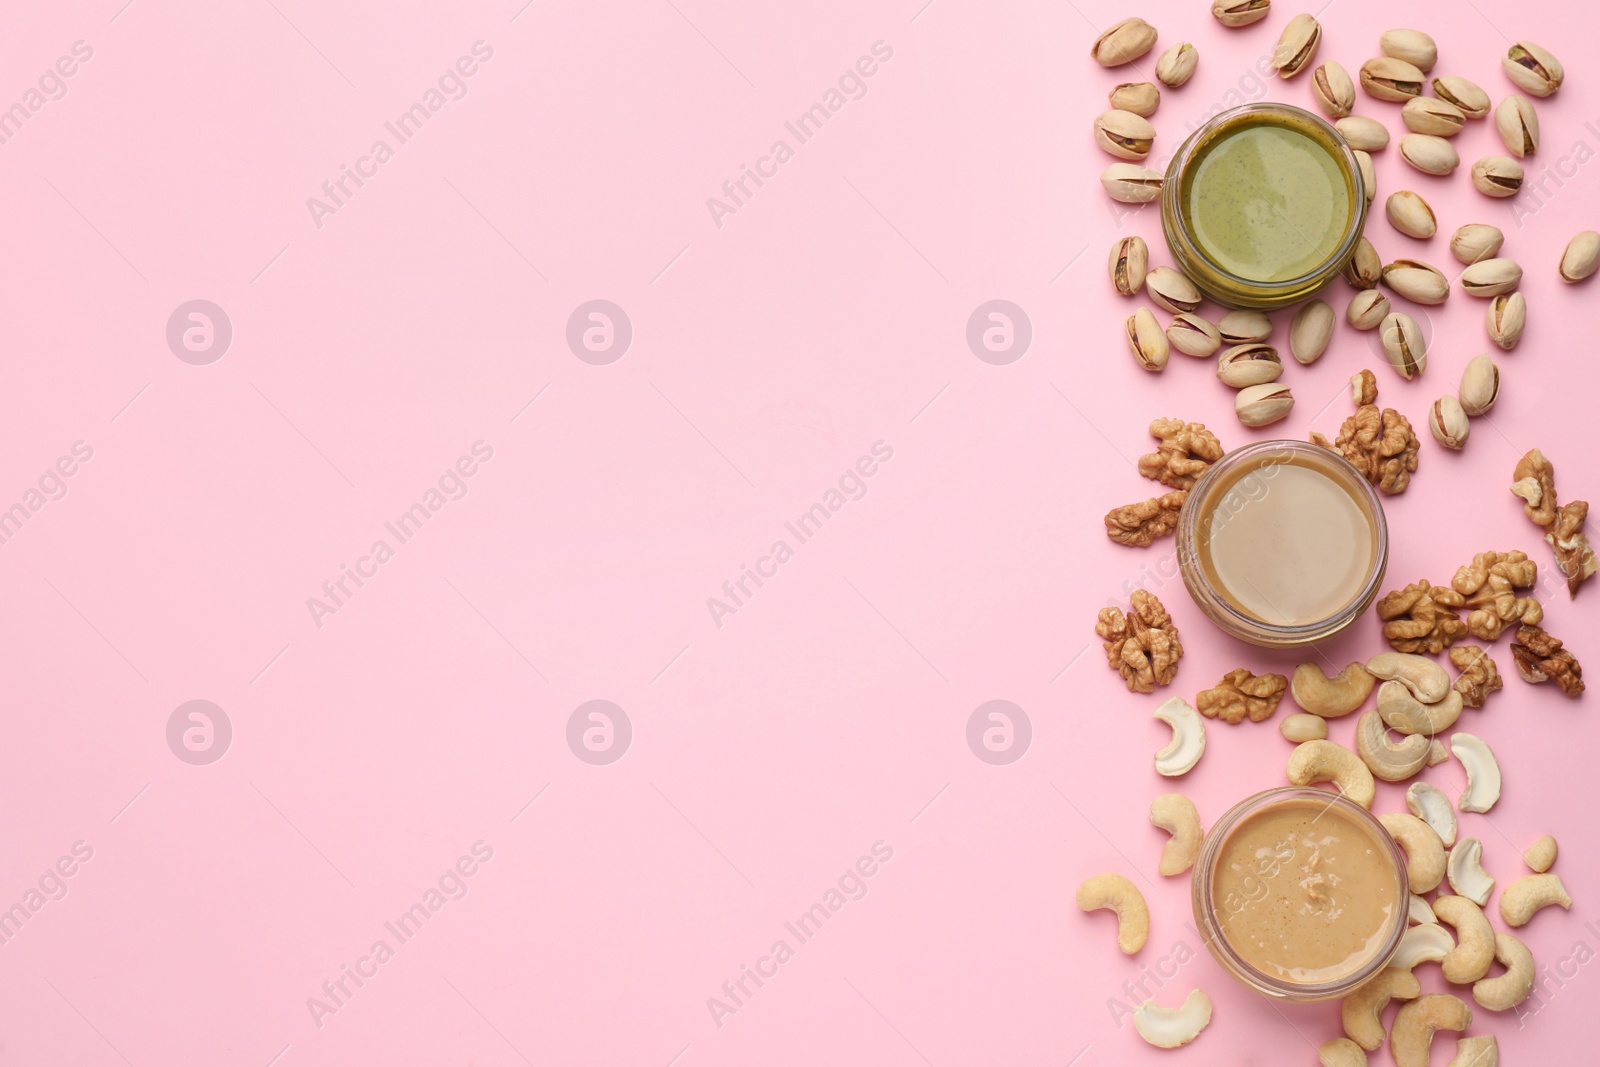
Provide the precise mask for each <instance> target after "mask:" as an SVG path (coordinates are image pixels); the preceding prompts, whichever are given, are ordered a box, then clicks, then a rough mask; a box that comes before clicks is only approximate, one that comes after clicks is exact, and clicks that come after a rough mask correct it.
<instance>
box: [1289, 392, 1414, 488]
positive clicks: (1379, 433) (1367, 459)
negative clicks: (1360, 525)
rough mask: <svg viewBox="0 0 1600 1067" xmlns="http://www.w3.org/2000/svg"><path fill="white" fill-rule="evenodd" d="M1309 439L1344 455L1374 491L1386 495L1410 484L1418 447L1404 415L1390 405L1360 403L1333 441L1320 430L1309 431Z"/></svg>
mask: <svg viewBox="0 0 1600 1067" xmlns="http://www.w3.org/2000/svg"><path fill="white" fill-rule="evenodd" d="M1311 442H1312V443H1313V444H1317V445H1321V446H1322V447H1323V448H1331V449H1333V450H1334V451H1335V452H1338V453H1339V454H1340V455H1342V456H1344V458H1345V459H1347V460H1349V461H1350V462H1351V463H1353V464H1354V465H1355V468H1356V470H1358V471H1360V472H1361V475H1362V477H1364V478H1366V480H1367V481H1369V482H1371V483H1372V484H1373V485H1374V486H1376V487H1377V489H1378V492H1380V493H1384V494H1387V495H1393V494H1395V493H1403V492H1405V490H1406V486H1407V485H1409V484H1411V475H1412V474H1413V473H1415V472H1416V469H1417V449H1418V448H1420V447H1421V442H1419V441H1418V440H1417V435H1416V433H1415V432H1413V431H1412V429H1411V423H1410V421H1409V420H1408V419H1407V418H1406V417H1405V416H1404V415H1402V414H1400V413H1399V412H1398V411H1396V410H1394V408H1383V409H1382V410H1379V408H1378V406H1377V405H1376V404H1362V405H1361V406H1360V407H1359V408H1357V409H1356V413H1355V414H1354V415H1351V416H1350V417H1349V418H1348V419H1345V420H1344V425H1343V426H1340V427H1339V436H1338V437H1337V438H1335V439H1334V442H1333V444H1331V445H1330V444H1329V443H1328V439H1327V438H1326V437H1324V436H1322V435H1321V434H1320V433H1314V434H1312V435H1311Z"/></svg>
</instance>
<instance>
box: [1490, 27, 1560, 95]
mask: <svg viewBox="0 0 1600 1067" xmlns="http://www.w3.org/2000/svg"><path fill="white" fill-rule="evenodd" d="M1500 66H1501V67H1502V68H1504V69H1505V72H1506V77H1508V78H1510V79H1511V80H1512V81H1513V82H1515V83H1516V84H1517V88H1519V89H1521V90H1522V91H1523V92H1525V93H1532V94H1533V95H1534V96H1540V97H1543V96H1549V95H1550V94H1551V93H1553V92H1555V91H1556V90H1557V89H1559V88H1561V81H1562V79H1563V78H1565V77H1566V72H1565V71H1563V70H1562V69H1561V61H1560V60H1559V59H1557V58H1556V57H1555V56H1553V55H1551V54H1550V53H1549V52H1546V51H1545V50H1544V49H1543V48H1540V47H1539V46H1538V45H1536V44H1534V43H1533V42H1532V41H1518V42H1517V43H1516V44H1514V45H1512V46H1511V47H1510V48H1508V49H1506V54H1505V55H1504V56H1502V57H1501V58H1500Z"/></svg>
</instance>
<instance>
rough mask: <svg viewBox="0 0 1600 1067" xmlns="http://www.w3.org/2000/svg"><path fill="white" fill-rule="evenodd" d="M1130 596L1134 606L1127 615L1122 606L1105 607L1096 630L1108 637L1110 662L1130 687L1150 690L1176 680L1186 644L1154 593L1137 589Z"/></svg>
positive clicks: (1132, 689)
mask: <svg viewBox="0 0 1600 1067" xmlns="http://www.w3.org/2000/svg"><path fill="white" fill-rule="evenodd" d="M1129 599H1130V601H1131V602H1132V609H1131V610H1130V611H1129V612H1128V613H1127V614H1126V615H1124V614H1123V613H1122V611H1121V610H1120V609H1118V608H1101V609H1100V615H1099V618H1098V619H1096V620H1095V624H1094V632H1095V633H1097V634H1099V635H1100V636H1101V637H1102V638H1104V639H1105V650H1106V662H1107V663H1109V664H1110V665H1111V669H1112V670H1115V671H1117V672H1118V673H1119V674H1121V675H1122V680H1123V682H1125V683H1126V684H1127V686H1128V689H1129V690H1130V691H1132V692H1135V693H1150V692H1154V691H1155V687H1156V686H1158V685H1170V684H1171V683H1172V679H1173V677H1174V676H1175V675H1176V674H1177V673H1178V660H1179V658H1180V657H1182V655H1183V645H1182V644H1181V643H1179V641H1178V628H1177V626H1175V625H1173V622H1172V616H1171V615H1168V614H1167V609H1166V608H1165V607H1163V606H1162V604H1161V601H1160V600H1158V599H1156V595H1155V594H1154V593H1151V592H1149V591H1147V590H1144V589H1135V590H1134V591H1133V596H1132V597H1130V598H1129Z"/></svg>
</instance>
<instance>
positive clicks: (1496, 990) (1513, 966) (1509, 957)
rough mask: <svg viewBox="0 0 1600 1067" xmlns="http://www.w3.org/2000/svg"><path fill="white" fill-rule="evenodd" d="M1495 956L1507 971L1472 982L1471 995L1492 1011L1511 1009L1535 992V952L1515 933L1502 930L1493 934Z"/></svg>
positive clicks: (1536, 972)
mask: <svg viewBox="0 0 1600 1067" xmlns="http://www.w3.org/2000/svg"><path fill="white" fill-rule="evenodd" d="M1494 960H1495V962H1496V963H1498V964H1499V965H1500V966H1502V967H1504V968H1505V972H1504V973H1503V974H1497V975H1495V976H1494V977H1493V978H1480V979H1478V980H1477V981H1476V982H1474V983H1472V999H1473V1000H1476V1001H1477V1002H1478V1003H1479V1004H1482V1005H1483V1006H1484V1007H1485V1008H1488V1009H1489V1010H1490V1011H1510V1010H1511V1009H1512V1008H1514V1007H1516V1006H1517V1005H1518V1004H1521V1003H1522V1002H1523V1001H1524V1000H1527V999H1528V994H1529V993H1532V992H1533V982H1534V979H1535V978H1537V977H1538V970H1537V968H1535V967H1534V964H1533V953H1532V952H1530V951H1528V946H1527V945H1524V944H1523V943H1522V942H1521V941H1519V940H1518V939H1517V938H1516V937H1515V936H1513V935H1512V934H1508V933H1505V932H1504V931H1501V932H1499V933H1496V934H1495V935H1494Z"/></svg>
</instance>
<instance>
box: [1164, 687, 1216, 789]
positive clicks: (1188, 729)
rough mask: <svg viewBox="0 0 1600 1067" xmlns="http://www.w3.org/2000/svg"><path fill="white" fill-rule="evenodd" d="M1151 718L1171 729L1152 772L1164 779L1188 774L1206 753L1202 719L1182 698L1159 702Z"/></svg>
mask: <svg viewBox="0 0 1600 1067" xmlns="http://www.w3.org/2000/svg"><path fill="white" fill-rule="evenodd" d="M1155 717H1156V718H1157V719H1160V720H1161V721H1162V722H1164V723H1166V724H1167V725H1168V726H1170V727H1172V740H1171V741H1168V742H1167V743H1166V745H1165V746H1164V747H1162V749H1161V750H1160V751H1159V752H1157V753H1156V773H1157V774H1159V775H1161V776H1162V777H1164V778H1179V777H1182V776H1183V775H1185V774H1188V773H1189V772H1190V771H1191V770H1193V769H1194V765H1195V764H1196V763H1199V762H1200V757H1201V756H1202V755H1204V754H1205V751H1206V724H1205V720H1204V719H1202V718H1200V713H1199V712H1198V711H1195V710H1194V708H1193V707H1191V706H1190V704H1189V702H1188V701H1186V700H1184V699H1183V698H1182V697H1172V698H1171V699H1169V700H1166V701H1163V702H1162V704H1161V706H1160V707H1158V708H1156V710H1155Z"/></svg>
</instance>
